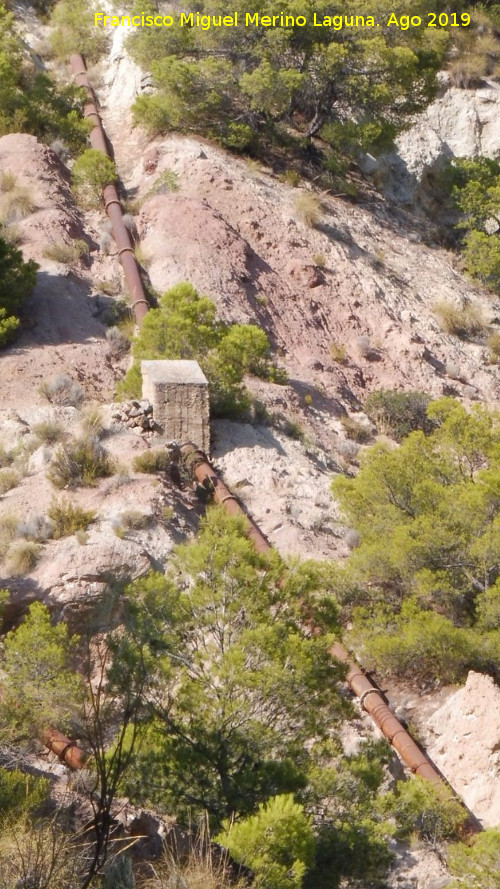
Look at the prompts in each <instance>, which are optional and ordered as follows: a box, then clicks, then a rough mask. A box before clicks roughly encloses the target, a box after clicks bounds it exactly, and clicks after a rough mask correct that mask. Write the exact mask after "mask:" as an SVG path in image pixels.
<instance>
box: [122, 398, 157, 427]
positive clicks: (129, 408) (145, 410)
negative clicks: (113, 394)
mask: <svg viewBox="0 0 500 889" xmlns="http://www.w3.org/2000/svg"><path fill="white" fill-rule="evenodd" d="M111 417H112V419H113V420H114V421H115V422H116V423H119V424H120V425H122V426H126V427H127V429H132V430H133V431H135V432H140V433H141V434H144V433H152V432H154V431H155V430H157V428H158V427H157V425H156V423H155V421H154V419H153V405H152V404H151V402H150V401H147V399H141V401H125V402H123V403H122V404H120V405H118V406H117V409H116V410H114V411H113V413H112V414H111Z"/></svg>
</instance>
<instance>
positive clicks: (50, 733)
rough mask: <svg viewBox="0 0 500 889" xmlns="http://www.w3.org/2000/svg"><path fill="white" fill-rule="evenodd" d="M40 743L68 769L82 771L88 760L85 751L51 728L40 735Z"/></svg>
mask: <svg viewBox="0 0 500 889" xmlns="http://www.w3.org/2000/svg"><path fill="white" fill-rule="evenodd" d="M42 741H43V743H44V744H45V746H46V747H48V749H49V750H51V751H52V753H55V754H56V756H58V757H59V759H60V760H61V762H63V763H64V764H65V765H67V766H68V767H69V768H70V769H73V770H74V771H78V769H83V767H84V766H85V764H86V762H87V759H88V757H87V754H86V753H85V751H84V750H82V748H81V747H79V745H78V744H77V743H76V741H70V739H69V738H67V737H66V736H65V735H63V734H62V733H61V732H58V731H57V729H55V728H52V726H49V728H48V729H46V730H45V732H44V733H43V735H42Z"/></svg>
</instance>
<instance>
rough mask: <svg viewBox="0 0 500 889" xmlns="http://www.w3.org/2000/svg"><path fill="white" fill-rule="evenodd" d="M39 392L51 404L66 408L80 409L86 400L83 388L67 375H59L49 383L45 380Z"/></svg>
mask: <svg viewBox="0 0 500 889" xmlns="http://www.w3.org/2000/svg"><path fill="white" fill-rule="evenodd" d="M38 391H39V392H40V395H43V397H44V398H46V399H47V401H50V403H51V404H58V405H62V406H66V407H78V406H79V405H80V404H81V403H82V401H83V399H84V398H85V393H84V391H83V389H82V387H81V386H79V385H78V383H75V382H74V381H73V380H72V379H71V377H67V376H66V375H65V374H58V375H57V376H56V377H53V379H52V380H50V381H49V382H47V381H46V380H44V381H43V383H41V385H40V388H39V390H38Z"/></svg>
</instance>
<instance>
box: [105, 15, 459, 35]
mask: <svg viewBox="0 0 500 889" xmlns="http://www.w3.org/2000/svg"><path fill="white" fill-rule="evenodd" d="M94 24H95V26H96V28H97V27H99V26H101V27H102V26H106V25H111V26H112V27H114V28H117V27H120V26H121V27H128V28H130V27H132V28H155V27H156V28H172V27H174V25H175V24H177V25H178V26H179V25H180V27H185V28H201V29H202V30H204V31H208V30H209V29H210V28H237V27H241V26H243V27H245V28H251V27H254V28H259V27H261V28H296V27H299V28H305V27H307V25H309V26H312V27H314V28H333V29H334V30H335V31H341V30H342V29H343V28H381V27H394V28H400V29H401V30H402V31H407V30H408V29H409V28H419V27H424V28H439V27H441V28H446V27H450V28H467V27H468V26H469V25H470V15H469V14H468V13H467V12H464V13H461V14H458V13H456V12H451V13H441V15H437V14H436V13H433V12H430V13H428V14H427V15H426V16H424V17H423V18H422V17H421V16H419V15H413V16H410V15H400V16H397V15H396V14H395V13H393V14H392V15H391V16H390V17H389V19H387V20H386V21H384V22H376V21H375V19H374V17H373V16H371V15H368V16H363V15H333V16H328V15H327V16H324V15H317V13H313V17H312V19H310V18H307V17H306V16H304V15H296V16H294V15H285V13H283V12H282V13H280V14H279V15H261V14H260V13H258V12H246V13H244V14H241V13H238V12H233V13H232V14H230V15H229V14H228V15H202V14H201V13H199V12H196V13H195V12H189V13H184V12H183V13H181V14H180V15H177V16H175V17H174V16H172V15H146V14H145V13H144V12H143V13H142V14H141V13H139V14H138V15H132V16H129V15H104V13H102V12H96V13H95V19H94Z"/></svg>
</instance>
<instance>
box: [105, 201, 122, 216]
mask: <svg viewBox="0 0 500 889" xmlns="http://www.w3.org/2000/svg"><path fill="white" fill-rule="evenodd" d="M111 204H118V206H119V207H121V201H119V200H117V198H111V200H110V201H106V203H105V205H104V209H105V210H106V213H107V212H108V207H110V206H111Z"/></svg>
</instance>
